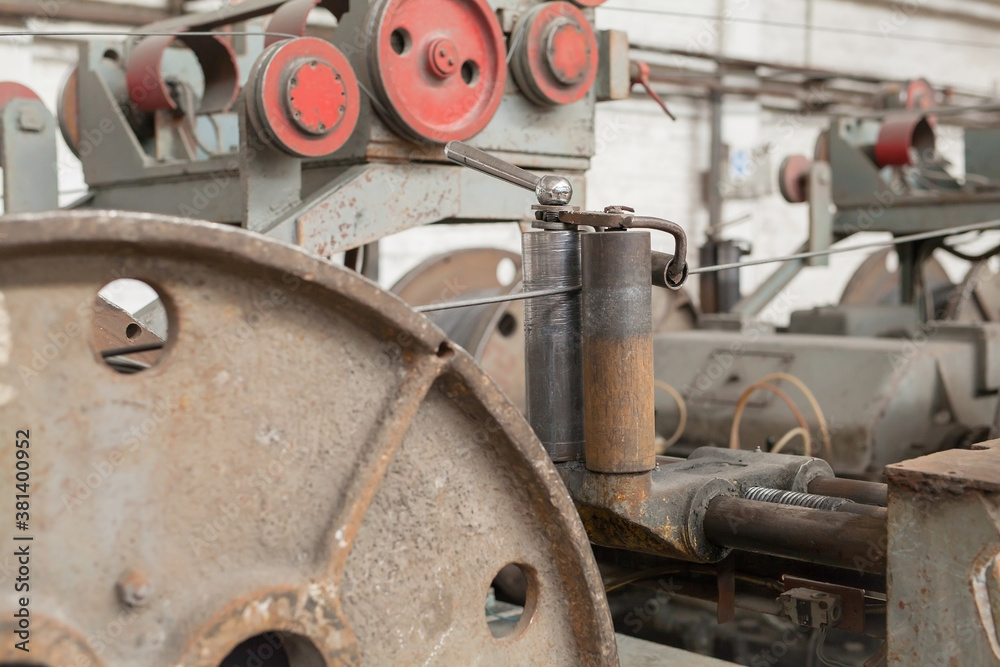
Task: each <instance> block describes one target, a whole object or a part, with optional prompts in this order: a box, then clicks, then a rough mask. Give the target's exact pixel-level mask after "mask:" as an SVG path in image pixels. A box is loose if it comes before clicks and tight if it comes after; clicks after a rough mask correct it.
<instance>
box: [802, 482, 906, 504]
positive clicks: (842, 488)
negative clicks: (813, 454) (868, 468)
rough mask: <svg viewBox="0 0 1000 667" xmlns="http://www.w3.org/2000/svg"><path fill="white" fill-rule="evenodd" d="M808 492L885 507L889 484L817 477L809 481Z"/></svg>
mask: <svg viewBox="0 0 1000 667" xmlns="http://www.w3.org/2000/svg"><path fill="white" fill-rule="evenodd" d="M809 493H817V494H819V495H823V496H836V497H838V498H847V499H848V500H853V501H854V502H856V503H861V504H863V505H876V506H878V507H885V506H886V505H888V504H889V486H888V485H886V484H879V483H877V482H862V481H860V480H856V479H841V478H839V477H817V478H816V479H814V480H813V481H811V482H810V483H809Z"/></svg>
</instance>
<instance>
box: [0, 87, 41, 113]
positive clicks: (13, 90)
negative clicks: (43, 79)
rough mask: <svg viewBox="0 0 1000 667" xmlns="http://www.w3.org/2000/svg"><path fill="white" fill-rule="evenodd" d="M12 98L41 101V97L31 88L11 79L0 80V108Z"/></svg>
mask: <svg viewBox="0 0 1000 667" xmlns="http://www.w3.org/2000/svg"><path fill="white" fill-rule="evenodd" d="M14 100H35V101H37V102H41V101H42V98H40V97H39V96H38V93H36V92H35V91H33V90H32V89H31V88H28V87H27V86H25V85H23V84H20V83H14V82H13V81H0V110H2V109H3V108H4V107H5V106H7V105H8V104H10V103H11V102H12V101H14Z"/></svg>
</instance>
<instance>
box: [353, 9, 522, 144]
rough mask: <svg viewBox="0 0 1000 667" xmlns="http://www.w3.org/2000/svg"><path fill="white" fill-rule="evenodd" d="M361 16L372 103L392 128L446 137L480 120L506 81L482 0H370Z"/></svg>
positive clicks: (465, 133) (485, 119) (425, 137)
mask: <svg viewBox="0 0 1000 667" xmlns="http://www.w3.org/2000/svg"><path fill="white" fill-rule="evenodd" d="M367 20H368V26H367V28H368V30H367V34H369V35H371V36H372V37H371V40H370V42H369V45H368V53H367V59H366V64H367V68H368V75H369V78H370V80H371V84H372V89H373V93H374V95H375V98H376V99H375V102H376V104H375V107H376V109H377V110H378V112H379V114H380V115H381V116H382V118H383V120H385V122H386V123H387V124H388V125H389V126H390V127H391V128H392V129H393V130H394V131H395V132H397V133H398V134H400V135H401V136H403V137H406V138H407V139H411V140H414V141H421V142H427V141H430V142H434V143H446V142H448V141H453V140H462V139H468V138H469V137H471V136H473V135H475V134H476V133H478V132H479V131H480V130H482V129H483V128H484V127H486V125H487V123H489V122H490V120H491V119H492V118H493V115H494V114H495V113H496V110H497V107H499V106H500V101H501V99H502V98H503V90H504V85H505V83H506V80H507V63H506V49H505V48H504V38H503V33H502V32H501V30H500V25H499V23H498V21H497V18H496V16H495V15H494V13H493V10H492V8H491V7H490V5H489V3H487V2H486V0H378V2H376V3H375V4H374V6H373V7H372V9H371V11H370V13H369V14H368V19H367Z"/></svg>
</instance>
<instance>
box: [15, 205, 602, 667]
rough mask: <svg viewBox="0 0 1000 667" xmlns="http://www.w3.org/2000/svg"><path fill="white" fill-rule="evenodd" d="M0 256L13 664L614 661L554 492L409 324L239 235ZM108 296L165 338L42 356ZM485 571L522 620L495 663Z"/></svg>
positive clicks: (76, 234) (476, 390)
mask: <svg viewBox="0 0 1000 667" xmlns="http://www.w3.org/2000/svg"><path fill="white" fill-rule="evenodd" d="M0 232H2V234H3V238H4V242H3V244H0V314H2V317H0V343H2V345H0V354H2V356H0V426H2V427H3V428H4V429H5V430H7V431H9V432H10V433H11V434H13V433H14V431H15V430H16V429H20V428H25V429H30V439H31V448H30V456H31V458H30V461H31V466H32V467H31V470H32V471H33V473H32V474H33V477H32V487H31V489H32V498H31V502H32V514H31V531H30V534H32V535H33V537H34V542H33V543H32V544H33V546H32V548H33V549H37V551H33V552H32V596H31V597H32V601H31V604H32V607H31V614H32V619H33V620H32V623H33V624H35V625H33V628H36V629H37V630H38V632H37V633H36V634H33V635H32V645H31V649H32V652H31V657H32V659H33V660H38V661H40V662H42V663H45V664H52V665H57V664H58V665H62V664H77V663H76V662H75V659H76V658H75V655H77V654H79V653H81V652H82V653H84V654H88V653H89V654H92V656H93V662H92V664H99V665H100V664H107V665H136V666H139V665H143V666H145V665H166V664H170V665H199V666H202V665H203V666H205V667H215V666H217V665H219V664H220V662H221V661H222V660H223V658H224V656H226V655H227V654H228V653H229V652H230V651H232V650H233V648H234V647H236V646H237V645H239V644H241V642H243V641H244V640H245V639H246V638H247V637H250V636H253V635H256V634H260V633H266V632H272V631H273V632H281V633H284V636H287V637H289V638H291V639H292V640H294V642H293V643H294V644H295V645H296V646H299V647H301V648H302V650H306V652H307V653H308V652H309V651H312V652H313V654H318V655H319V656H321V663H320V664H328V665H333V664H359V663H362V662H363V663H365V664H369V665H386V664H409V663H411V662H414V661H421V662H423V661H426V660H431V661H433V662H438V663H441V664H476V663H482V664H486V663H489V664H531V663H533V662H535V661H537V660H538V659H539V656H544V660H546V661H548V662H554V663H562V664H595V665H596V664H614V663H615V662H616V659H615V654H614V635H613V630H612V626H611V621H610V616H609V614H608V610H607V607H606V601H605V599H604V596H603V589H602V586H601V581H600V578H599V576H598V573H597V569H596V566H595V564H594V561H593V556H592V554H591V551H590V548H589V545H588V544H587V541H586V536H585V534H584V531H583V528H582V526H581V525H580V522H579V519H578V517H577V516H576V513H575V511H574V508H573V506H572V504H571V503H570V500H569V498H568V497H567V495H566V492H565V489H564V488H563V487H562V485H561V483H560V480H559V477H558V473H557V471H556V470H555V468H554V467H553V466H552V465H551V463H549V461H548V459H547V457H546V456H545V453H544V451H543V449H542V448H541V447H540V446H539V444H538V441H537V440H536V439H535V438H534V436H533V435H532V433H531V431H530V429H529V427H528V425H527V424H526V423H525V422H524V420H523V418H521V417H520V415H519V414H518V413H517V411H516V410H515V408H514V407H513V406H511V405H510V404H509V403H508V402H507V401H506V400H505V399H503V397H502V396H501V394H500V393H499V392H498V391H497V390H496V388H495V387H494V385H493V384H492V383H491V382H490V381H489V380H488V379H487V378H486V377H485V375H483V374H482V372H481V371H479V370H478V369H477V367H476V365H475V363H474V362H473V360H472V359H471V358H470V357H469V356H468V355H467V354H466V353H464V352H463V351H461V350H459V349H455V348H453V347H452V346H451V345H450V344H449V343H448V341H447V340H446V338H445V337H444V335H443V334H442V332H441V331H440V330H439V329H437V328H436V327H434V326H433V325H432V324H431V323H430V322H429V321H428V320H427V319H425V318H423V317H421V316H419V315H417V314H415V313H413V312H412V311H411V310H410V309H409V308H408V307H407V306H406V305H405V304H404V303H402V302H401V301H399V300H397V299H395V298H394V297H392V296H390V295H388V294H386V293H384V292H382V291H381V290H379V289H378V288H377V287H376V286H375V285H373V284H372V283H370V282H368V281H365V280H363V279H362V278H360V277H358V276H357V275H356V274H354V273H353V272H350V271H346V270H343V269H339V268H337V267H334V266H332V265H329V264H326V263H324V262H322V261H320V260H318V259H316V258H314V257H312V256H310V255H306V254H304V253H302V252H300V251H298V250H296V249H294V248H290V247H287V246H284V245H281V244H276V243H273V242H270V241H268V240H267V239H264V238H262V237H260V236H257V235H251V234H247V233H244V232H242V231H239V230H230V229H223V228H219V227H217V226H212V225H205V224H195V223H189V222H183V221H179V220H172V219H164V218H158V217H154V216H146V215H141V214H108V213H88V214H81V213H62V212H60V213H55V214H50V215H44V216H43V215H37V216H26V217H22V218H15V219H7V220H4V221H2V222H0ZM55 241H58V243H55ZM110 275H115V276H116V277H122V276H127V277H132V278H137V279H142V280H144V281H146V282H148V283H149V284H151V285H154V286H155V287H156V288H157V290H158V291H159V293H160V296H161V298H162V299H163V302H164V304H165V306H166V309H167V314H168V317H169V319H170V321H171V328H170V340H169V343H168V345H167V348H166V349H165V351H164V356H163V358H162V359H161V360H160V363H159V364H158V365H156V366H155V367H154V368H152V369H149V370H146V371H143V372H142V373H138V374H135V375H120V374H117V373H114V372H113V371H112V370H111V369H109V368H107V367H106V366H105V365H104V364H102V363H101V362H100V359H99V358H98V356H97V354H96V351H95V349H94V347H93V341H92V340H91V339H90V337H89V336H88V335H86V334H80V333H76V334H75V335H70V334H69V333H66V332H67V331H69V330H67V329H65V327H66V326H67V325H68V324H70V323H74V324H77V325H78V327H80V329H79V331H84V332H86V331H89V330H90V329H89V323H90V321H91V315H90V313H91V312H92V304H93V300H94V298H95V295H96V293H97V290H98V289H100V287H101V286H102V285H103V284H105V283H106V282H107V281H108V277H109V276H110ZM73 332H77V329H76V328H74V329H73ZM60 333H63V334H65V336H64V337H63V338H59V340H63V341H65V344H64V345H62V346H61V347H60V349H59V350H58V353H57V354H54V355H50V356H49V357H44V358H45V359H46V361H47V363H46V365H44V366H42V367H38V368H35V367H33V366H32V364H33V363H36V362H33V359H34V356H35V352H36V349H37V348H38V347H39V346H40V345H43V341H46V340H49V339H48V338H47V336H48V335H49V334H53V335H56V334H60ZM57 338H58V336H57ZM26 370H30V371H32V373H33V374H32V373H27V374H26ZM13 452H14V442H13V439H12V438H9V439H8V441H7V442H5V443H4V444H3V446H2V447H0V456H2V457H3V459H4V460H8V461H13V460H14V453H13ZM3 470H4V472H2V473H0V477H2V484H0V486H2V487H3V488H13V484H14V480H13V475H14V466H5V467H4V468H3ZM484 478H489V479H490V480H491V483H490V484H487V485H483V484H482V480H483V479H484ZM4 502H5V503H6V501H4ZM5 506H6V505H5ZM8 509H10V508H8ZM13 530H14V527H13V525H5V526H4V527H3V528H2V529H0V539H3V540H5V541H6V542H7V543H8V544H10V543H11V541H10V540H11V532H12V531H13ZM509 563H518V564H520V565H521V566H522V568H523V569H525V570H526V571H527V572H528V573H529V593H528V598H529V600H528V605H527V610H526V613H525V615H524V616H523V617H522V621H521V622H520V623H519V624H518V626H517V627H516V628H515V633H514V634H513V635H511V636H510V637H508V638H507V639H501V640H498V639H495V638H494V637H493V636H492V634H491V632H490V630H489V628H488V627H487V623H486V619H485V615H484V600H485V598H486V592H487V589H488V588H489V586H490V582H491V581H492V579H493V577H494V576H495V575H496V573H497V572H498V571H499V570H500V569H501V568H502V567H503V566H505V565H507V564H509ZM36 581H37V584H36ZM36 586H37V587H36ZM120 601H122V602H124V603H125V604H126V605H127V606H126V607H124V608H123V607H122V606H121V603H120ZM12 604H13V600H12V598H11V597H10V596H7V597H4V598H2V599H0V615H2V616H3V618H4V619H8V620H6V621H4V626H5V627H4V628H3V631H4V634H5V636H8V637H9V636H10V630H11V628H10V620H9V619H11V618H12V617H13V616H12V614H13V609H12V608H11V605H12ZM123 609H125V610H126V611H123ZM54 625H58V626H59V628H60V629H59V630H58V632H56V631H53V632H51V633H46V632H43V631H42V628H44V627H52V626H54ZM110 628H113V629H114V630H113V632H110V631H109V629H110ZM102 636H105V637H107V636H111V637H113V638H114V639H113V640H105V641H103V643H98V640H97V639H94V638H95V637H102ZM79 638H87V639H86V640H80V639H79ZM2 650H3V651H5V653H3V654H0V659H5V660H17V657H16V656H13V655H12V654H11V653H10V651H11V650H13V649H12V648H11V643H10V642H4V645H3V648H2ZM289 650H291V649H289ZM71 651H75V652H76V653H74V654H72V655H71V654H70V653H68V652H71ZM67 656H69V657H71V658H73V659H72V660H70V659H69V657H67ZM293 664H294V663H293Z"/></svg>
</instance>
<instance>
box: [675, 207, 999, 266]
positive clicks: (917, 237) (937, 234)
mask: <svg viewBox="0 0 1000 667" xmlns="http://www.w3.org/2000/svg"><path fill="white" fill-rule="evenodd" d="M998 227H1000V220H990V221H989V222H977V223H974V224H971V225H960V226H958V227H950V228H948V229H938V230H935V231H930V232H920V233H919V234H909V235H907V236H897V237H896V238H894V239H891V240H888V241H875V242H872V243H863V244H861V245H855V246H847V247H836V248H828V249H826V250H817V251H816V252H800V253H796V254H794V255H785V256H784V257H769V258H767V259H750V260H747V261H745V262H734V263H732V264H718V265H716V266H702V267H699V268H697V269H691V271H690V273H691V275H695V274H699V273H707V272H709V271H726V270H727V269H741V268H743V267H746V266H760V265H761V264H773V263H775V262H791V261H795V260H805V259H809V258H810V257H821V256H823V255H838V254H840V253H845V252H854V251H856V250H871V249H872V248H884V247H886V246H894V245H902V244H904V243H910V242H913V241H923V240H926V239H936V238H941V237H944V236H953V235H955V234H964V233H966V232H974V231H979V230H984V229H996V228H998Z"/></svg>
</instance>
